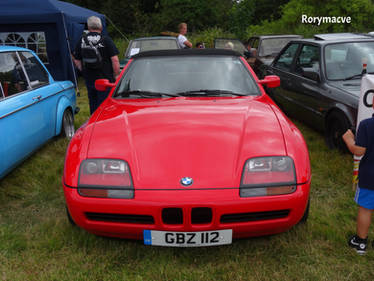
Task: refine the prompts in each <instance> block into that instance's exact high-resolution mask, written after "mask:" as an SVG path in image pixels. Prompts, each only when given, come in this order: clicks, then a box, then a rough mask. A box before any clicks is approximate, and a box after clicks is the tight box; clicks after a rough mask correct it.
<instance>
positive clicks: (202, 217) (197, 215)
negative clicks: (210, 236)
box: [162, 207, 213, 225]
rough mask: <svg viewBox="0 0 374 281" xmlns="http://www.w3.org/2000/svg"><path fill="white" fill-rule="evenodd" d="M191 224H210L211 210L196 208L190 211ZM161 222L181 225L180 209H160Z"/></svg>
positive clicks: (181, 213) (181, 214)
mask: <svg viewBox="0 0 374 281" xmlns="http://www.w3.org/2000/svg"><path fill="white" fill-rule="evenodd" d="M190 218H191V224H206V223H211V222H212V219H213V212H212V209H211V208H206V207H196V208H192V209H191V214H190ZM162 222H163V223H164V224H173V225H175V224H183V209H182V208H164V209H162Z"/></svg>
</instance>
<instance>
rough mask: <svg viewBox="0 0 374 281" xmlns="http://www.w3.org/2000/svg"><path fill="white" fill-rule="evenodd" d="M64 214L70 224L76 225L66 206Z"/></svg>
mask: <svg viewBox="0 0 374 281" xmlns="http://www.w3.org/2000/svg"><path fill="white" fill-rule="evenodd" d="M66 216H67V218H68V221H69V223H70V224H71V225H72V226H76V224H75V222H74V220H73V218H72V217H71V215H70V213H69V209H68V207H66Z"/></svg>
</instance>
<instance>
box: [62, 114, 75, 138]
mask: <svg viewBox="0 0 374 281" xmlns="http://www.w3.org/2000/svg"><path fill="white" fill-rule="evenodd" d="M74 132H75V128H74V118H73V114H72V113H71V110H69V109H66V110H65V112H64V115H63V117H62V133H63V134H64V136H65V137H66V138H68V139H71V138H72V137H73V135H74Z"/></svg>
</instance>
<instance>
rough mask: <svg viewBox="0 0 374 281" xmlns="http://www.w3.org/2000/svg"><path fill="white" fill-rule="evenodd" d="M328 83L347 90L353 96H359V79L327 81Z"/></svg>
mask: <svg viewBox="0 0 374 281" xmlns="http://www.w3.org/2000/svg"><path fill="white" fill-rule="evenodd" d="M329 84H330V85H331V86H333V87H335V88H338V89H340V90H343V91H345V92H348V93H350V94H351V95H353V96H355V97H359V96H360V89H361V79H355V80H348V81H329Z"/></svg>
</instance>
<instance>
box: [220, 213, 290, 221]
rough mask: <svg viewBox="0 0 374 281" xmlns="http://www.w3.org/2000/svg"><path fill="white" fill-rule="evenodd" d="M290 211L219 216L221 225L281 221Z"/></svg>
mask: <svg viewBox="0 0 374 281" xmlns="http://www.w3.org/2000/svg"><path fill="white" fill-rule="evenodd" d="M289 213H290V210H278V211H269V212H255V213H237V214H226V215H222V216H221V223H236V222H250V221H261V220H272V219H281V218H285V217H287V216H288V214H289Z"/></svg>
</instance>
